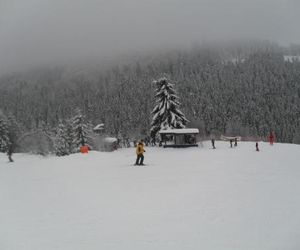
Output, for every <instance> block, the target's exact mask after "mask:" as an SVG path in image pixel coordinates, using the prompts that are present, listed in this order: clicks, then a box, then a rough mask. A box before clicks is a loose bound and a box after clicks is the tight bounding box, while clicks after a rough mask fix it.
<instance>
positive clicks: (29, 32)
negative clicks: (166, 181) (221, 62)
mask: <svg viewBox="0 0 300 250" xmlns="http://www.w3.org/2000/svg"><path fill="white" fill-rule="evenodd" d="M299 24H300V0H0V74H1V73H2V72H7V71H8V70H20V69H25V68H29V67H32V66H37V65H40V64H45V63H55V62H63V63H67V62H73V61H80V60H86V59H93V60H99V61H100V60H101V59H102V58H104V57H109V56H116V55H119V54H124V53H126V54H128V53H131V52H136V51H143V50H148V49H151V50H153V49H161V48H165V47H180V46H189V45H191V44H195V43H197V42H201V41H210V40H214V41H215V40H231V39H240V38H241V39H264V40H265V39H267V40H272V41H275V42H278V43H280V44H283V45H288V44H290V43H300V32H299V27H298V26H299Z"/></svg>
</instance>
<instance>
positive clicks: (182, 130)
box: [159, 128, 199, 134]
mask: <svg viewBox="0 0 300 250" xmlns="http://www.w3.org/2000/svg"><path fill="white" fill-rule="evenodd" d="M159 133H160V134H199V129H197V128H178V129H164V130H160V131H159Z"/></svg>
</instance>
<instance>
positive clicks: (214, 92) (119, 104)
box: [0, 42, 300, 143]
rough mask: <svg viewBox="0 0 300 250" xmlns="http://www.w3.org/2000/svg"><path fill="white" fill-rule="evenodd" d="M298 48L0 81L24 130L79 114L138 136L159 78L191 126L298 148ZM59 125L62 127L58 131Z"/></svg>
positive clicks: (213, 52)
mask: <svg viewBox="0 0 300 250" xmlns="http://www.w3.org/2000/svg"><path fill="white" fill-rule="evenodd" d="M285 55H300V49H299V46H291V47H289V48H282V47H280V46H278V45H276V44H272V43H268V42H253V43H233V44H230V45H228V44H227V45H222V46H221V45H201V46H196V47H194V48H192V49H189V50H188V49H186V50H177V51H168V52H164V53H160V54H158V53H156V54H155V53H154V54H150V53H149V54H147V55H146V54H145V55H140V56H137V57H132V58H129V59H128V60H123V61H120V62H115V63H111V64H110V65H105V66H103V67H101V66H98V65H97V66H96V65H94V67H75V66H74V67H72V66H69V67H58V66H56V67H48V68H40V69H35V70H32V71H28V72H23V73H14V74H10V75H6V76H3V77H2V78H1V79H0V109H1V110H2V111H3V113H4V114H6V115H8V114H9V115H12V116H13V117H14V118H15V120H16V121H17V122H18V124H19V126H20V127H21V128H22V130H23V131H24V132H28V131H34V130H37V129H44V130H46V131H47V132H48V133H52V134H54V135H55V134H56V132H57V131H58V128H59V124H61V121H67V120H69V119H71V118H72V117H74V116H75V114H76V110H78V109H80V110H81V112H82V114H83V115H84V116H85V118H86V120H87V122H88V123H89V124H91V125H94V126H95V125H97V124H99V123H104V124H105V129H106V133H108V134H110V135H112V136H116V137H120V136H122V137H128V138H134V137H139V136H146V135H149V134H150V128H151V122H152V114H151V112H152V111H153V108H154V107H155V89H156V86H155V83H154V81H155V80H158V79H160V78H161V77H166V78H167V79H169V80H170V82H172V83H173V84H174V85H175V88H176V92H177V95H178V97H179V98H180V103H181V106H180V110H181V111H182V112H183V113H184V114H185V116H186V119H187V120H189V123H188V124H187V127H196V128H199V130H200V133H201V135H202V136H209V135H210V134H215V135H218V134H227V135H241V136H253V137H261V138H265V137H266V136H267V135H268V134H269V132H270V131H274V133H275V135H276V140H277V141H279V142H288V143H300V61H299V60H296V59H295V60H285ZM61 126H62V125H61Z"/></svg>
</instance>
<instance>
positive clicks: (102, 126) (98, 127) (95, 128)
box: [93, 123, 104, 130]
mask: <svg viewBox="0 0 300 250" xmlns="http://www.w3.org/2000/svg"><path fill="white" fill-rule="evenodd" d="M93 129H94V130H98V129H104V123H100V124H98V125H97V126H96V127H94V128H93Z"/></svg>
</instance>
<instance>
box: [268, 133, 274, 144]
mask: <svg viewBox="0 0 300 250" xmlns="http://www.w3.org/2000/svg"><path fill="white" fill-rule="evenodd" d="M269 142H270V145H273V143H274V135H273V133H272V132H270V135H269Z"/></svg>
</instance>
